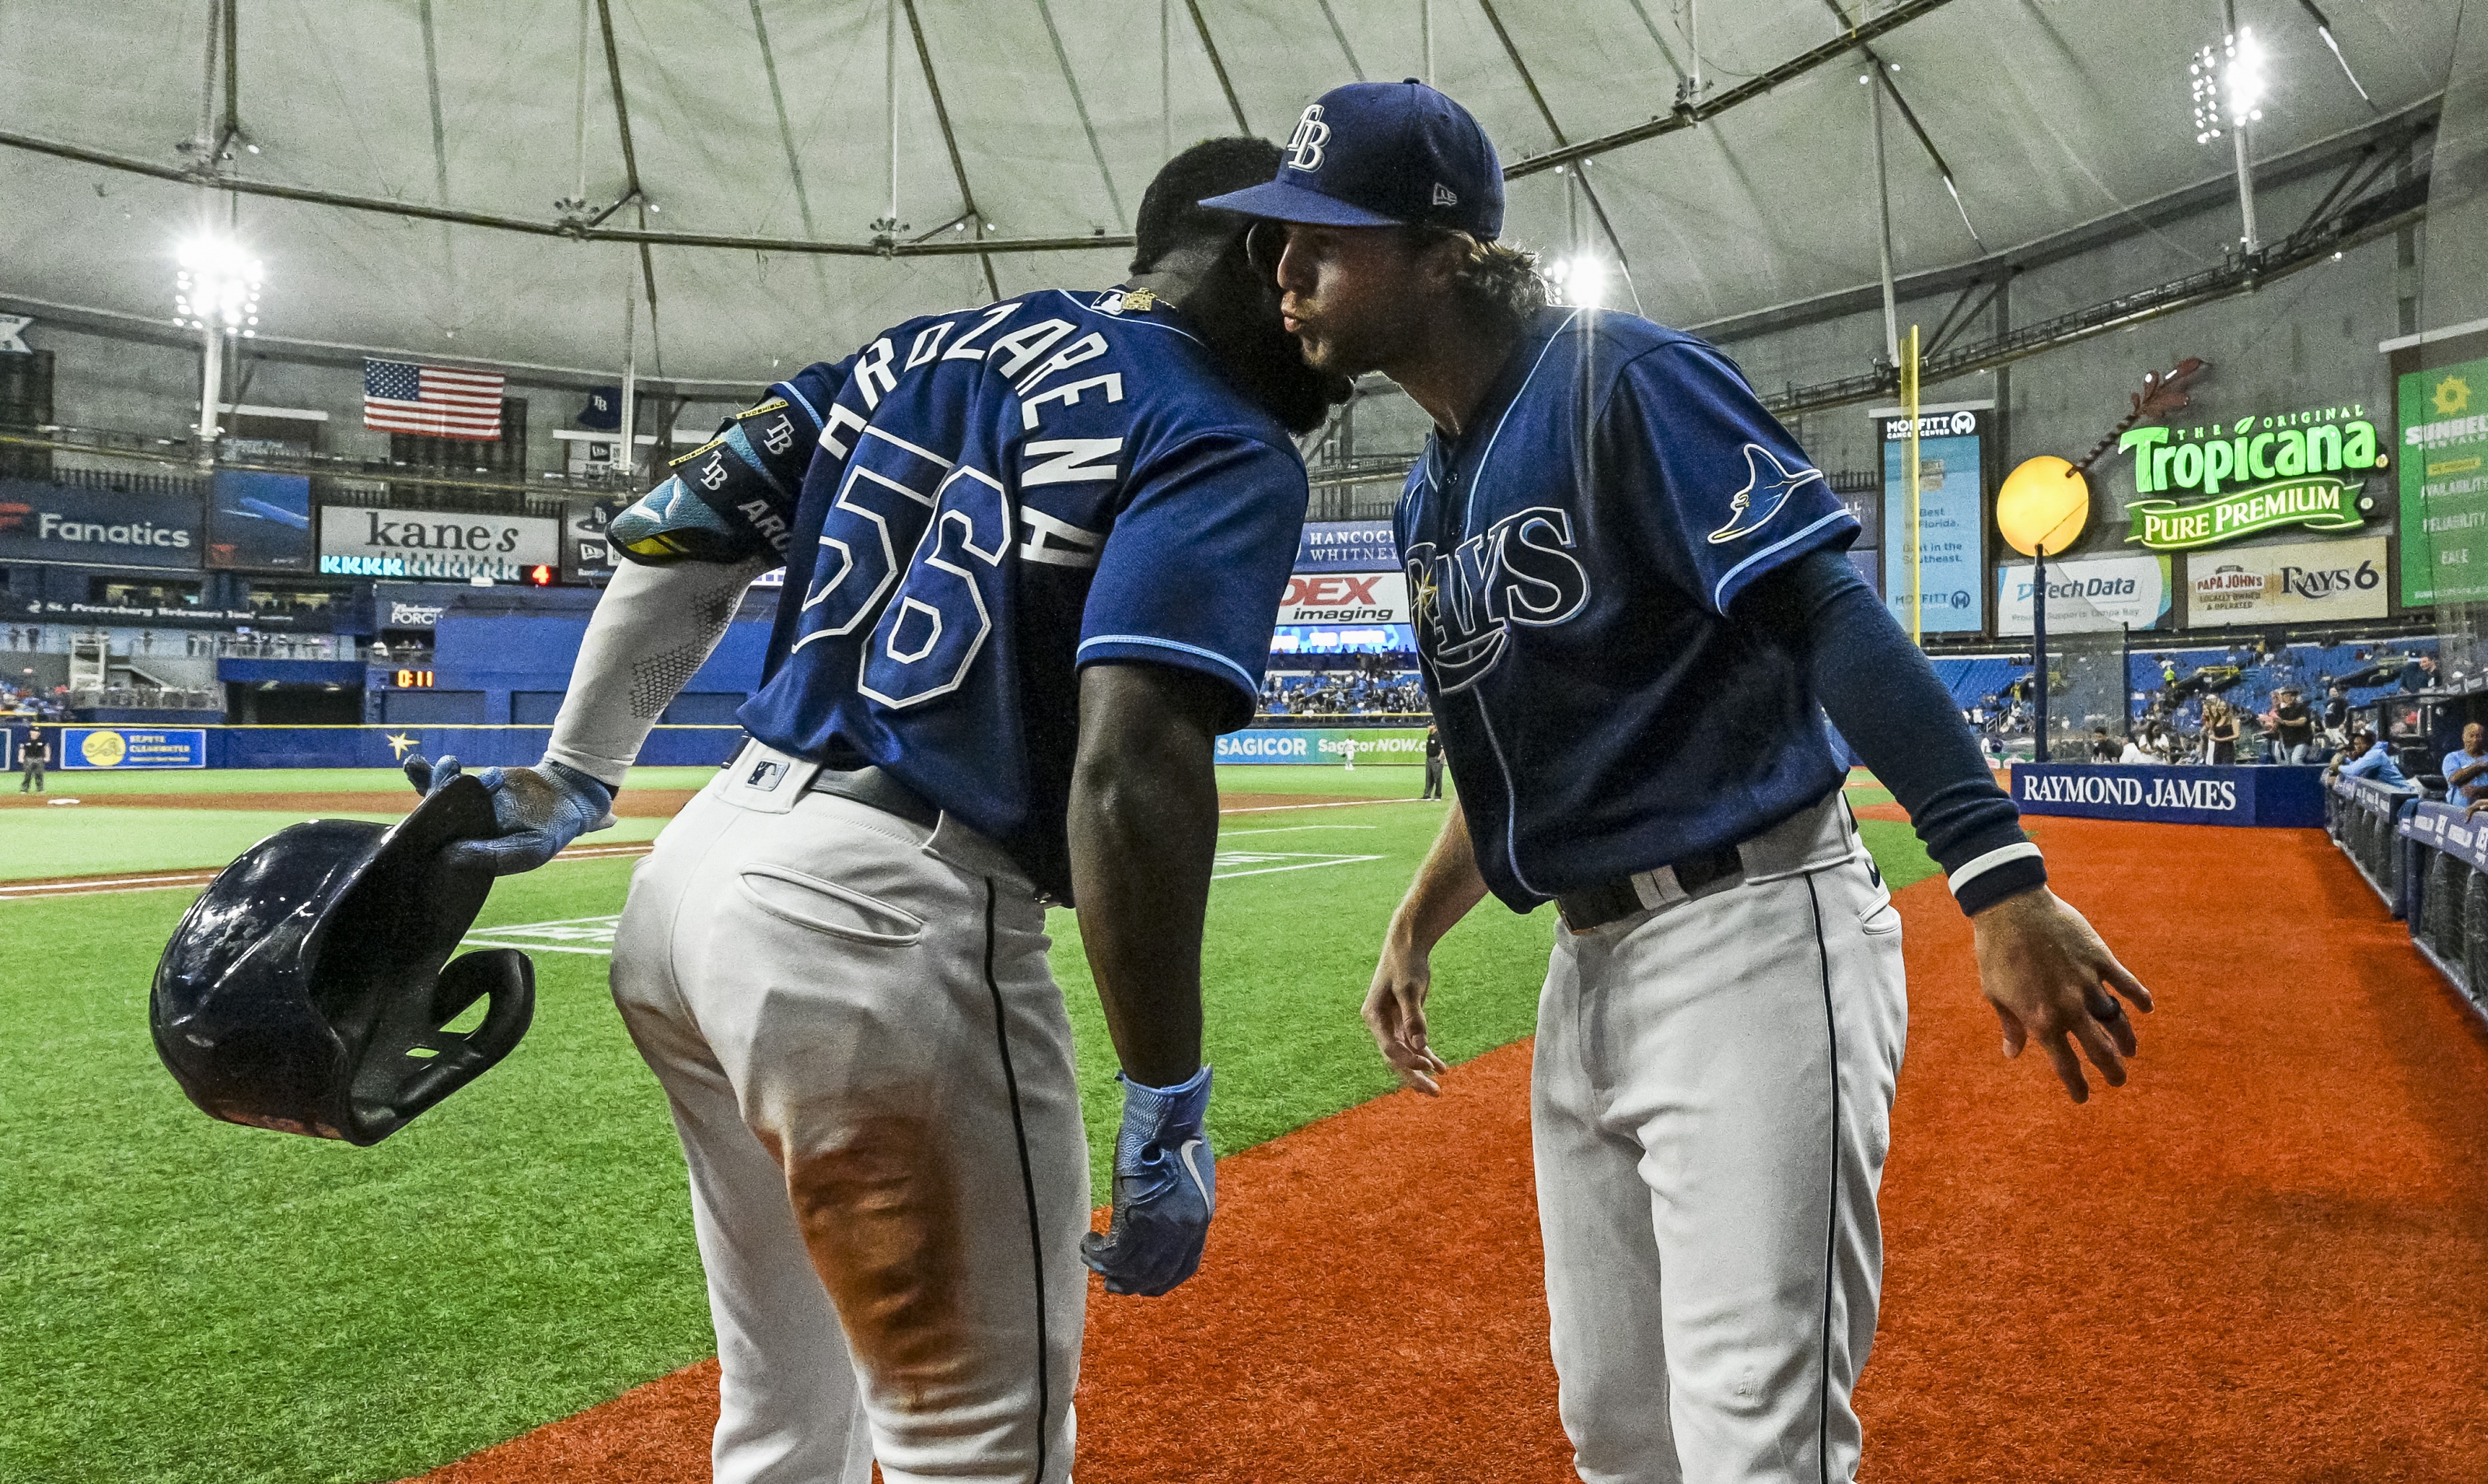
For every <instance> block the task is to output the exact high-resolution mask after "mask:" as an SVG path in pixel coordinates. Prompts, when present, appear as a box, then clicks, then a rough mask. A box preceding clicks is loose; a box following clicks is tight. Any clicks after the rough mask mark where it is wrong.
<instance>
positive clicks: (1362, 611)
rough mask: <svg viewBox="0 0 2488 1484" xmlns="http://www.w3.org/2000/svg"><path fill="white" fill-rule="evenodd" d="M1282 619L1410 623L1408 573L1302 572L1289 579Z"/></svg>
mask: <svg viewBox="0 0 2488 1484" xmlns="http://www.w3.org/2000/svg"><path fill="white" fill-rule="evenodd" d="M1279 622H1280V623H1281V624H1283V625H1293V624H1407V623H1410V622H1412V620H1411V619H1410V617H1409V613H1408V577H1407V574H1404V573H1397V572H1370V573H1353V572H1332V573H1299V574H1296V575H1295V576H1292V577H1289V578H1288V579H1287V596H1286V598H1285V599H1284V600H1282V601H1281V602H1280V603H1279Z"/></svg>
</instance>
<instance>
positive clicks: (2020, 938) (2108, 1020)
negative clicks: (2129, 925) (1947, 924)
mask: <svg viewBox="0 0 2488 1484" xmlns="http://www.w3.org/2000/svg"><path fill="white" fill-rule="evenodd" d="M1969 923H1970V929H1971V932H1972V933H1973V934H1974V935H1975V936H1976V938H1977V952H1978V987H1979V989H1980V991H1981V992H1982V993H1984V994H1986V995H1987V1000H1988V1003H1990V1004H1992V1005H1993V1006H1994V1007H1995V1015H1996V1019H1998V1020H2000V1021H2002V1022H2004V1054H2005V1055H2006V1056H2008V1057H2011V1056H2019V1055H2021V1049H2022V1047H2024V1046H2026V1045H2028V1044H2029V1043H2031V1042H2033V1041H2035V1042H2037V1043H2038V1044H2039V1049H2040V1050H2044V1051H2046V1052H2047V1053H2048V1059H2049V1060H2050V1061H2051V1062H2053V1063H2054V1064H2055V1067H2056V1076H2057V1078H2059V1079H2060V1080H2062V1081H2063V1082H2064V1084H2065V1091H2066V1092H2067V1093H2068V1094H2070V1095H2071V1096H2072V1097H2073V1100H2074V1101H2075V1102H2077V1103H2086V1102H2088V1101H2090V1095H2091V1088H2090V1083H2089V1082H2088V1081H2086V1080H2084V1078H2083V1077H2082V1063H2081V1057H2080V1056H2077V1055H2076V1054H2075V1053H2074V1047H2075V1046H2076V1045H2077V1044H2078V1045H2079V1046H2080V1047H2081V1053H2082V1055H2083V1056H2088V1057H2089V1058H2090V1061H2091V1065H2093V1066H2095V1067H2097V1068H2098V1069H2099V1072H2100V1076H2102V1077H2104V1078H2106V1079H2107V1084H2108V1085H2109V1086H2110V1087H2122V1086H2124V1085H2125V1061H2124V1058H2125V1057H2128V1056H2132V1055H2133V1054H2135V1048H2136V1045H2137V1043H2136V1042H2135V1035H2134V1022H2133V1021H2132V1020H2131V1019H2130V1018H2128V1017H2127V1015H2126V1013H2125V1005H2124V1004H2123V1003H2121V1002H2120V1001H2119V999H2118V996H2119V995H2123V996H2124V998H2125V999H2127V1000H2131V1001H2133V1003H2134V1007H2135V1009H2137V1010H2140V1011H2142V1012H2144V1013H2145V1014H2148V1013H2149V1012H2150V1010H2151V992H2150V991H2149V990H2146V989H2144V988H2143V987H2142V981H2141V980H2139V979H2136V978H2135V977H2134V975H2133V974H2132V973H2130V972H2128V971H2127V969H2126V966H2124V965H2122V964H2120V963H2118V962H2117V961H2116V955H2115V954H2113V953H2110V952H2109V951H2108V947H2107V944H2106V943H2105V942H2102V941H2101V940H2100V936H2099V934H2098V933H2096V932H2094V931H2093V930H2092V928H2091V925H2090V923H2089V922H2088V921H2087V920H2085V919H2084V918H2083V916H2082V914H2081V913H2079V912H2078V911H2076V910H2073V908H2072V907H2070V906H2068V905H2067V904H2066V903H2065V902H2064V900H2063V899H2062V898H2060V897H2058V896H2057V895H2056V894H2055V893H2054V892H2052V891H2050V890H2049V889H2048V888H2047V887H2045V886H2040V887H2036V888H2034V889H2032V890H2029V891H2025V892H2022V893H2021V894H2020V895H2019V896H2011V897H2007V898H2005V899H2004V900H2003V901H2001V902H1998V903H1996V904H1995V905H1994V906H1993V907H1990V908H1988V909H1987V910H1984V911H1981V912H1980V913H1978V915H1976V916H1974V917H1972V918H1970V919H1969Z"/></svg>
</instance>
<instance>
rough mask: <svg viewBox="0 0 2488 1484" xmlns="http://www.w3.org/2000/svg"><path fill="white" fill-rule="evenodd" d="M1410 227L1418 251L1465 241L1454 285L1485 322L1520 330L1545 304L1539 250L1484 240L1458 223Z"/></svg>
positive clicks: (1472, 310)
mask: <svg viewBox="0 0 2488 1484" xmlns="http://www.w3.org/2000/svg"><path fill="white" fill-rule="evenodd" d="M1406 230H1407V231H1408V233H1409V234H1410V235H1411V237H1412V238H1414V240H1415V243H1416V246H1417V247H1418V249H1419V250H1420V251H1423V250H1425V249H1427V248H1429V247H1432V246H1433V245H1434V244H1436V243H1438V242H1447V241H1455V242H1458V243H1460V244H1461V258H1460V266H1459V270H1458V272H1457V273H1456V276H1455V277H1454V278H1453V280H1452V286H1453V289H1454V290H1455V292H1456V293H1457V294H1458V295H1459V298H1460V302H1461V304H1462V305H1463V306H1465V307H1466V308H1467V310H1468V312H1469V313H1470V314H1471V315H1473V316H1475V317H1476V318H1477V319H1478V321H1479V322H1481V323H1484V324H1485V325H1488V326H1491V327H1493V328H1495V329H1499V330H1503V331H1505V332H1508V333H1516V332H1517V331H1518V330H1519V329H1520V327H1521V326H1522V325H1524V324H1526V323H1528V322H1529V317H1530V316H1531V315H1534V314H1536V313H1537V312H1538V311H1540V310H1541V309H1543V308H1545V307H1546V305H1547V302H1548V295H1547V290H1546V279H1545V276H1544V275H1543V274H1541V273H1540V272H1539V271H1538V254H1536V253H1534V252H1531V251H1530V250H1529V249H1528V248H1525V247H1514V246H1513V245H1512V244H1510V243H1508V242H1489V241H1485V240H1483V239H1482V238H1475V237H1471V236H1470V235H1469V234H1467V233H1465V232H1462V231H1460V230H1459V229H1458V228H1456V227H1410V228H1407V229H1406Z"/></svg>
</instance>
